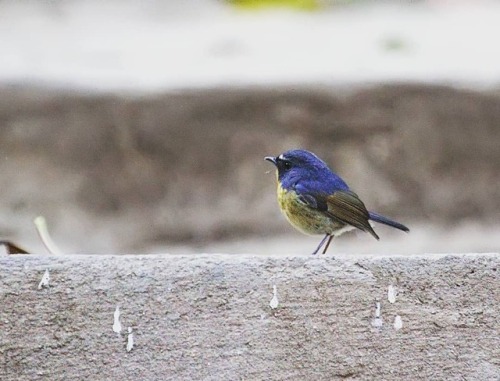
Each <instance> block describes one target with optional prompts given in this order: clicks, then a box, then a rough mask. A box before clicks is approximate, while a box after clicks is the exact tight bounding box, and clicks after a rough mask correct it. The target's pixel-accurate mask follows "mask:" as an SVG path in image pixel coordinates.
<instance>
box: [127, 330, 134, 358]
mask: <svg viewBox="0 0 500 381" xmlns="http://www.w3.org/2000/svg"><path fill="white" fill-rule="evenodd" d="M132 348H134V334H133V333H132V327H128V337H127V352H130V351H131V350H132Z"/></svg>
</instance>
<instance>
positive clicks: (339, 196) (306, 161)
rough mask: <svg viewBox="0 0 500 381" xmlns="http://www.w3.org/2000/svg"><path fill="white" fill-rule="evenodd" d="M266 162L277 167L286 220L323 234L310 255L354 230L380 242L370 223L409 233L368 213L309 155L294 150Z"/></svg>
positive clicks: (344, 186) (335, 176) (358, 199)
mask: <svg viewBox="0 0 500 381" xmlns="http://www.w3.org/2000/svg"><path fill="white" fill-rule="evenodd" d="M265 159H266V160H267V161H270V162H271V163H273V164H274V165H275V166H276V169H277V171H276V174H277V179H278V203H279V206H280V209H281V211H282V212H283V214H284V215H285V216H286V218H287V219H288V221H289V222H290V223H291V224H292V225H293V226H294V227H295V228H296V229H298V230H300V231H301V232H303V233H305V234H324V235H325V237H324V238H323V239H322V240H321V242H320V243H319V245H318V247H317V248H316V249H315V250H314V252H313V254H317V253H318V252H319V250H320V249H321V247H323V245H324V249H323V254H325V253H326V251H327V250H328V246H329V245H330V242H331V241H332V239H333V237H335V236H339V235H341V234H342V233H345V232H347V231H349V230H353V229H360V230H362V231H364V232H367V233H370V234H371V235H372V236H373V237H375V238H376V239H379V236H378V235H377V233H375V230H373V228H372V226H371V224H370V220H371V221H375V222H379V223H381V224H384V225H387V226H390V227H393V228H396V229H399V230H402V231H404V232H409V231H410V229H408V228H407V227H406V226H404V225H403V224H400V223H399V222H396V221H393V220H391V219H389V218H387V217H384V216H382V215H380V214H378V213H375V212H369V211H368V210H367V209H366V207H365V204H364V203H363V201H361V199H360V198H359V197H358V195H357V194H356V193H354V192H353V191H351V190H350V189H349V186H348V185H347V184H346V183H345V182H344V180H342V178H340V176H338V175H336V174H335V173H333V172H332V171H331V170H330V168H328V165H327V164H326V163H325V162H324V161H323V160H321V159H320V158H319V157H317V156H316V155H315V154H313V153H312V152H309V151H306V150H301V149H296V150H290V151H286V152H284V153H282V154H281V155H279V156H276V157H272V156H267V157H266V158H265ZM325 243H326V244H325Z"/></svg>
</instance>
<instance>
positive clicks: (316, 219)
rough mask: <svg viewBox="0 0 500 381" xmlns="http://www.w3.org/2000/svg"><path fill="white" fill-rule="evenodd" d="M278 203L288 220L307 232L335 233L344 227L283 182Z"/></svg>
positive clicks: (279, 188)
mask: <svg viewBox="0 0 500 381" xmlns="http://www.w3.org/2000/svg"><path fill="white" fill-rule="evenodd" d="M278 203H279V206H280V209H281V211H282V212H283V214H284V215H285V217H286V218H287V220H288V221H289V222H290V223H291V224H292V225H293V226H294V227H295V228H296V229H297V230H300V231H301V232H303V233H305V234H334V233H335V232H336V231H337V230H338V229H340V228H342V227H343V225H342V226H339V225H338V224H337V223H335V222H333V221H332V219H331V218H329V217H328V216H327V215H325V214H324V213H322V212H321V211H319V210H316V209H313V208H311V207H310V206H308V205H307V204H305V203H304V202H303V201H301V200H300V198H299V196H298V195H297V193H296V192H295V191H294V190H287V189H284V188H283V187H282V186H281V184H278Z"/></svg>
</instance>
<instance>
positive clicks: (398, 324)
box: [394, 315, 403, 331]
mask: <svg viewBox="0 0 500 381" xmlns="http://www.w3.org/2000/svg"><path fill="white" fill-rule="evenodd" d="M401 328H403V320H401V316H399V315H396V317H395V318H394V329H395V330H396V331H398V330H400V329H401Z"/></svg>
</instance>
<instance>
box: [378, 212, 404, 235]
mask: <svg viewBox="0 0 500 381" xmlns="http://www.w3.org/2000/svg"><path fill="white" fill-rule="evenodd" d="M369 214H370V220H372V221H375V222H380V223H381V224H384V225H388V226H391V227H393V228H396V229H399V230H402V231H404V232H407V233H408V232H409V231H410V229H408V228H407V227H406V226H404V225H403V224H400V223H399V222H396V221H393V220H391V219H390V218H387V217H384V216H382V215H380V214H378V213H375V212H369Z"/></svg>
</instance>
